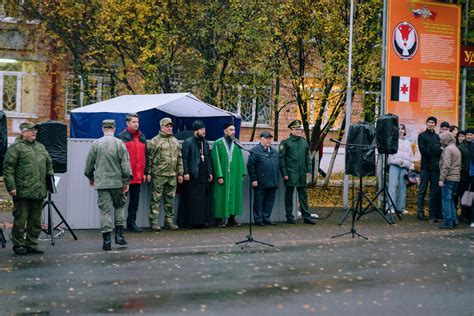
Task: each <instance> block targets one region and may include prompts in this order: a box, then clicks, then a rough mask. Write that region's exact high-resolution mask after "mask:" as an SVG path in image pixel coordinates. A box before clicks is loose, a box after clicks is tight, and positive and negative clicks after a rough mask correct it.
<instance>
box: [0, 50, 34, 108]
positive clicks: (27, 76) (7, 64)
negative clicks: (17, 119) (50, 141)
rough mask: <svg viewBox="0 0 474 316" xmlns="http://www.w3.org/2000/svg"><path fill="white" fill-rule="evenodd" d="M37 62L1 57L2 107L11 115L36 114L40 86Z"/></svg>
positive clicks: (0, 83) (0, 105) (0, 85)
mask: <svg viewBox="0 0 474 316" xmlns="http://www.w3.org/2000/svg"><path fill="white" fill-rule="evenodd" d="M37 81H38V74H37V73H36V63H35V62H27V61H18V60H13V59H11V60H10V59H0V91H1V93H2V97H1V98H0V109H2V110H3V111H5V112H6V113H7V114H10V115H14V116H15V115H34V114H35V113H36V106H37V99H38V88H37Z"/></svg>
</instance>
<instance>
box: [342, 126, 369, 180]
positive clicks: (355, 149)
mask: <svg viewBox="0 0 474 316" xmlns="http://www.w3.org/2000/svg"><path fill="white" fill-rule="evenodd" d="M345 173H346V174H349V175H353V176H357V177H364V176H374V175H375V128H374V127H373V125H371V124H368V123H359V124H354V125H351V126H350V127H349V133H348V135H347V144H346V169H345Z"/></svg>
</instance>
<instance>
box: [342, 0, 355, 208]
mask: <svg viewBox="0 0 474 316" xmlns="http://www.w3.org/2000/svg"><path fill="white" fill-rule="evenodd" d="M353 25H354V0H351V17H350V24H349V58H348V67H347V92H346V93H347V94H346V126H345V127H344V128H345V132H344V138H345V142H347V133H348V131H349V126H350V125H351V114H352V83H351V77H352V30H353ZM346 154H347V152H346ZM344 167H346V166H344ZM343 189H344V190H343V205H344V208H345V209H347V208H348V206H349V203H348V199H349V176H348V175H346V174H345V175H344V188H343Z"/></svg>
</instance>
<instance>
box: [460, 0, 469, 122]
mask: <svg viewBox="0 0 474 316" xmlns="http://www.w3.org/2000/svg"><path fill="white" fill-rule="evenodd" d="M464 11H465V12H464V14H465V20H464V21H465V23H466V25H465V26H464V45H467V32H468V26H469V23H468V22H469V0H466V4H465V9H464ZM466 85H467V67H464V68H463V70H462V84H461V129H462V130H464V129H466Z"/></svg>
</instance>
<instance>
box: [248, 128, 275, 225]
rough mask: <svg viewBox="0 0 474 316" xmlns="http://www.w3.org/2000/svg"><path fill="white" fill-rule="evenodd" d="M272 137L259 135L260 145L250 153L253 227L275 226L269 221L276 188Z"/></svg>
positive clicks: (269, 134)
mask: <svg viewBox="0 0 474 316" xmlns="http://www.w3.org/2000/svg"><path fill="white" fill-rule="evenodd" d="M272 141H273V135H272V134H271V133H269V132H267V131H264V132H262V133H261V134H260V144H258V145H257V146H255V147H253V148H252V149H251V151H250V156H249V160H248V162H247V170H248V173H249V176H250V183H251V184H252V187H253V192H254V198H253V217H254V221H255V225H257V226H264V225H275V223H274V222H273V221H272V220H271V216H272V209H273V203H274V202H275V193H276V190H277V188H278V181H279V177H278V172H279V170H278V159H279V158H278V153H277V152H276V150H274V149H273V148H272V147H271V144H272Z"/></svg>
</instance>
